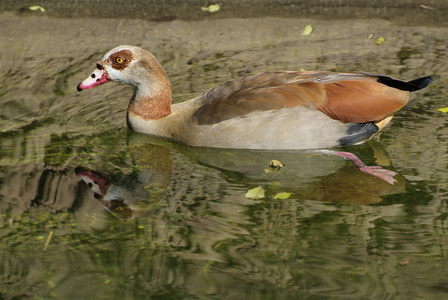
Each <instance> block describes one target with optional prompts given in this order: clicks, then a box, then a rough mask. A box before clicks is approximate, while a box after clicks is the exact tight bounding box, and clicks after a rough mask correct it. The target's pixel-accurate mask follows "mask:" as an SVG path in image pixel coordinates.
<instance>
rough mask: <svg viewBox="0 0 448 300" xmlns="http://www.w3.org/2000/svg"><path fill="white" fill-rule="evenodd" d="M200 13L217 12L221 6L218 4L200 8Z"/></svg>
mask: <svg viewBox="0 0 448 300" xmlns="http://www.w3.org/2000/svg"><path fill="white" fill-rule="evenodd" d="M201 9H202V11H208V12H211V13H213V12H217V11H218V10H220V9H221V5H219V4H210V5H209V6H202V7H201Z"/></svg>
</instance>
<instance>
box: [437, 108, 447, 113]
mask: <svg viewBox="0 0 448 300" xmlns="http://www.w3.org/2000/svg"><path fill="white" fill-rule="evenodd" d="M437 110H438V111H441V112H443V113H448V107H443V108H438V109H437Z"/></svg>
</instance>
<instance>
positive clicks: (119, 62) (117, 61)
mask: <svg viewBox="0 0 448 300" xmlns="http://www.w3.org/2000/svg"><path fill="white" fill-rule="evenodd" d="M123 62H124V59H123V58H121V57H117V58H116V59H115V63H116V64H120V65H121V64H122V63H123Z"/></svg>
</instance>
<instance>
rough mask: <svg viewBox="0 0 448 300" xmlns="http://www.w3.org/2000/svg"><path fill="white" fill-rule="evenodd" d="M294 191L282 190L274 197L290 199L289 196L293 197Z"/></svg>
mask: <svg viewBox="0 0 448 300" xmlns="http://www.w3.org/2000/svg"><path fill="white" fill-rule="evenodd" d="M291 195H292V193H286V192H282V193H278V194H276V195H275V196H274V199H288V198H289V197H291Z"/></svg>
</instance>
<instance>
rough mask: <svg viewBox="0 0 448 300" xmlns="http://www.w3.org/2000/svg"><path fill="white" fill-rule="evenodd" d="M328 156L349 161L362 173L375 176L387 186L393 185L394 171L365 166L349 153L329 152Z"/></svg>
mask: <svg viewBox="0 0 448 300" xmlns="http://www.w3.org/2000/svg"><path fill="white" fill-rule="evenodd" d="M330 154H332V155H336V156H340V157H343V158H345V159H349V160H351V161H352V162H353V164H354V165H355V166H357V167H358V168H359V170H361V171H362V172H364V173H367V174H370V175H372V176H375V177H377V178H379V179H381V180H384V181H386V182H387V183H389V184H394V182H396V180H395V179H394V176H395V175H396V174H397V173H395V172H394V171H391V170H387V169H383V168H381V167H380V166H366V164H365V163H363V162H362V161H361V160H360V159H359V158H358V157H357V156H356V155H354V154H353V153H350V152H331V153H330Z"/></svg>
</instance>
